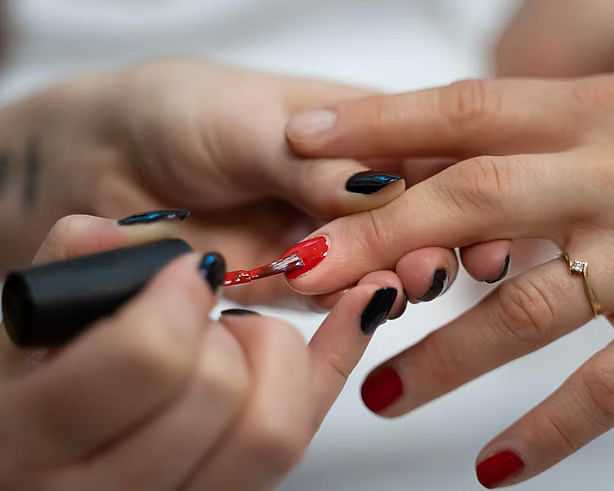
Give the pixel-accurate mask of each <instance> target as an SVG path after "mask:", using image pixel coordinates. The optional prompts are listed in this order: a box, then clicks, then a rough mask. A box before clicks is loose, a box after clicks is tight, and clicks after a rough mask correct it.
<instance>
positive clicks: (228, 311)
mask: <svg viewBox="0 0 614 491" xmlns="http://www.w3.org/2000/svg"><path fill="white" fill-rule="evenodd" d="M220 315H239V316H241V315H260V314H259V313H258V312H254V311H253V310H247V309H226V310H222V311H221V312H220Z"/></svg>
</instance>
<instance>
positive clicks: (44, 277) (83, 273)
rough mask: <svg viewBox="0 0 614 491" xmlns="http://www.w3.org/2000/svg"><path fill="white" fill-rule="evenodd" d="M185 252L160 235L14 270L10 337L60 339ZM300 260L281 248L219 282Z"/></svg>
mask: <svg viewBox="0 0 614 491" xmlns="http://www.w3.org/2000/svg"><path fill="white" fill-rule="evenodd" d="M189 252H192V247H190V245H189V244H188V243H187V242H185V241H183V240H180V239H165V240H161V241H158V242H153V243H148V244H143V245H139V246H133V247H125V248H121V249H115V250H111V251H105V252H101V253H97V254H93V255H89V256H81V257H76V258H72V259H68V260H65V261H57V262H53V263H49V264H43V265H39V266H34V267H32V268H29V269H26V270H21V271H13V272H11V273H9V274H8V276H7V278H6V281H5V283H4V288H3V291H2V313H3V320H4V326H5V328H6V331H7V333H8V335H9V338H10V339H11V340H12V341H13V343H14V344H16V345H17V346H22V347H43V346H53V345H59V344H63V343H65V342H67V341H69V340H71V339H72V338H74V337H75V336H77V335H78V334H80V333H81V332H82V331H84V330H85V329H86V328H87V327H88V326H90V325H91V324H92V323H93V322H95V321H96V320H98V319H100V318H102V317H105V316H108V315H110V314H112V313H113V312H114V311H115V310H117V309H118V308H119V307H121V306H122V305H123V304H124V303H126V302H127V301H128V300H130V299H131V298H133V297H134V296H135V295H136V294H137V293H139V291H141V290H142V289H143V287H144V286H145V285H146V284H147V283H148V282H149V280H150V279H151V278H152V277H153V276H154V275H155V274H156V273H158V271H160V270H161V269H162V268H163V267H164V266H166V265H167V264H168V263H170V262H171V261H172V260H173V259H175V258H177V257H179V256H180V255H183V254H187V253H189ZM304 264H305V262H304V261H303V259H302V258H301V256H300V255H299V254H291V253H286V255H285V256H283V257H282V258H280V259H277V260H275V261H273V262H271V263H269V264H266V265H264V266H260V267H257V268H254V269H250V270H243V269H242V270H238V271H231V272H228V273H227V274H226V276H225V281H224V286H233V285H241V284H245V283H250V282H252V281H254V280H258V279H261V278H267V277H269V276H273V275H278V274H282V273H292V272H296V271H297V270H298V269H300V268H302V267H303V266H304Z"/></svg>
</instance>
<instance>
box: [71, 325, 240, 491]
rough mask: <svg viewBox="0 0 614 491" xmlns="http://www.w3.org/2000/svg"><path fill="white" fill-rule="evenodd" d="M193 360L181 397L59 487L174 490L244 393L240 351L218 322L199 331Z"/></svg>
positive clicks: (233, 414) (216, 436)
mask: <svg viewBox="0 0 614 491" xmlns="http://www.w3.org/2000/svg"><path fill="white" fill-rule="evenodd" d="M197 360H198V362H197V363H198V366H197V367H196V370H195V372H194V374H193V376H192V380H191V381H190V383H189V387H188V388H187V390H186V392H185V394H184V395H182V396H181V397H180V398H179V399H178V400H177V401H176V402H175V403H174V404H173V405H172V406H170V407H169V408H168V409H167V410H166V411H164V412H163V413H162V414H160V415H159V416H158V417H157V418H155V419H154V420H153V421H151V422H147V423H145V426H144V427H143V428H142V429H140V430H138V431H137V432H136V433H135V434H134V435H133V436H129V437H128V438H126V439H123V440H120V441H118V442H117V444H115V445H111V446H110V447H108V448H105V449H104V452H103V453H102V454H101V455H99V456H98V457H96V458H94V459H93V460H90V461H88V463H86V464H85V465H83V466H80V467H78V468H77V469H75V470H74V471H69V472H68V473H67V474H66V475H64V476H62V478H61V480H62V483H63V487H62V489H147V490H151V491H156V490H159V491H166V490H169V489H180V485H181V484H182V483H183V482H185V480H186V478H187V477H188V476H189V475H190V474H191V472H192V471H193V469H194V468H195V466H196V465H197V463H198V462H199V461H200V459H201V458H202V456H203V455H204V454H205V453H207V452H208V451H210V450H211V448H212V447H213V446H214V445H215V444H216V443H217V442H218V441H219V440H220V438H221V437H222V434H223V433H224V432H225V431H227V430H228V428H229V427H230V425H231V424H232V423H233V421H234V420H235V419H236V418H237V417H238V415H239V413H240V410H241V408H242V406H243V404H244V402H245V400H246V399H247V395H248V393H249V390H248V389H249V373H248V367H247V362H246V360H245V357H244V355H243V352H242V350H241V347H240V346H239V344H238V343H237V341H236V340H235V339H234V337H233V336H232V335H231V334H230V333H229V332H228V330H227V329H225V328H224V327H223V326H222V325H221V324H212V325H210V326H209V327H208V328H207V329H206V330H205V331H204V332H203V334H202V338H201V339H200V342H199V348H198V355H197Z"/></svg>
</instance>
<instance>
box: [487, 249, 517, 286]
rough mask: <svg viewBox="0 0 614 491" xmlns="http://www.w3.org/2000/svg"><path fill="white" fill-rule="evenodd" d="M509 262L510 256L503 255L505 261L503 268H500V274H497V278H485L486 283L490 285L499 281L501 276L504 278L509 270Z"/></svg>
mask: <svg viewBox="0 0 614 491" xmlns="http://www.w3.org/2000/svg"><path fill="white" fill-rule="evenodd" d="M510 262H511V257H510V255H509V254H508V255H507V256H505V262H504V263H503V269H501V274H499V276H497V278H496V279H494V280H486V283H489V284H491V285H492V284H493V283H497V282H498V281H501V280H502V279H503V278H505V277H506V276H507V273H508V272H509V270H510Z"/></svg>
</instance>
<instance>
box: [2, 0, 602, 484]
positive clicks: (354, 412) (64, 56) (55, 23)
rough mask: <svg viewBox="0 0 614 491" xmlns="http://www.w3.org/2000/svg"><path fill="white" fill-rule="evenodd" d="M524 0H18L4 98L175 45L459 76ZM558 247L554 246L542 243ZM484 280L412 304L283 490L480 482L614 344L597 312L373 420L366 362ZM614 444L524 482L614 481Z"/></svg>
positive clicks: (475, 72)
mask: <svg viewBox="0 0 614 491" xmlns="http://www.w3.org/2000/svg"><path fill="white" fill-rule="evenodd" d="M515 3H517V2H516V0H493V1H488V2H487V1H485V0H474V1H471V2H469V1H466V0H464V1H463V0H424V1H418V0H414V1H410V0H378V1H375V0H305V1H302V2H300V1H298V0H204V1H203V0H149V1H147V0H106V1H96V0H13V1H12V2H11V5H12V13H13V17H14V22H15V24H16V29H17V32H18V33H19V46H18V49H17V54H16V57H15V59H14V60H13V61H12V62H11V64H10V66H9V67H8V69H5V70H4V72H3V73H0V100H8V99H11V98H13V97H15V96H17V95H21V94H24V93H27V92H29V91H32V90H34V89H36V88H38V87H40V86H44V85H45V84H48V83H49V82H51V81H54V80H60V79H63V78H65V77H68V76H70V75H72V74H75V73H78V72H80V71H83V70H88V69H92V68H100V67H114V66H117V65H119V64H124V63H128V62H131V61H135V60H141V59H143V58H152V57H156V56H160V55H169V54H183V55H207V56H214V57H216V58H219V59H221V60H226V61H229V62H233V63H239V64H242V65H247V66H252V67H255V68H259V69H270V70H276V71H283V72H290V73H294V74H307V75H312V76H313V75H315V76H322V77H327V78H334V79H339V80H342V81H345V82H356V83H360V84H368V85H373V86H378V87H382V88H385V89H390V90H401V89H410V88H417V87H423V86H427V85H433V84H440V83H446V82H449V81H451V80H454V79H458V78H465V77H471V76H479V75H480V74H485V73H487V63H486V61H485V60H486V57H485V53H486V51H485V47H486V45H487V43H488V42H489V41H490V40H491V39H492V36H493V34H494V33H495V32H496V30H497V29H498V28H499V26H500V25H501V23H502V22H503V21H504V19H505V16H506V15H507V13H508V12H509V11H510V9H512V8H513V7H514V5H515ZM407 219H408V220H411V216H408V217H407ZM530 247H531V245H529V246H524V247H523V248H524V249H525V250H528V249H530ZM542 249H543V248H542ZM548 254H550V256H552V255H553V253H552V251H549V252H548V251H544V250H542V252H541V255H542V256H544V257H546V256H548ZM518 257H519V256H518V255H516V258H518ZM519 263H522V260H521V259H520V260H518V259H516V266H519ZM527 265H528V263H526V264H520V267H526V266H527ZM486 290H487V288H486V287H485V286H482V285H477V286H476V285H475V284H474V283H473V282H471V281H469V280H468V279H467V278H466V277H465V276H461V278H460V279H459V281H458V282H457V284H456V285H455V286H454V287H453V289H452V291H451V292H449V293H448V294H447V295H446V296H445V297H444V298H443V299H441V300H439V301H437V302H435V303H432V304H427V305H419V306H410V307H409V308H408V311H407V313H406V314H405V316H404V317H403V318H402V319H401V320H398V321H394V322H390V323H388V324H387V325H386V326H385V327H383V328H382V329H381V331H380V332H379V333H378V335H377V336H376V338H375V340H374V342H373V344H372V346H371V347H370V348H369V350H368V352H367V354H366V356H365V358H364V360H363V361H362V363H361V364H360V366H359V367H358V369H357V370H356V372H355V374H354V375H353V376H352V378H351V379H350V381H349V383H348V386H347V388H346V390H345V391H344V392H343V394H342V396H341V398H340V399H339V401H338V403H337V404H336V405H335V406H334V408H333V410H332V412H331V414H330V415H329V417H328V418H327V420H326V422H325V424H324V426H323V428H322V430H321V432H320V433H319V434H318V436H317V437H316V439H315V441H314V443H313V445H312V447H311V448H310V449H309V451H308V453H307V455H306V458H305V460H304V462H303V463H302V464H301V465H300V466H299V467H298V469H297V470H296V471H295V472H294V473H293V474H292V475H291V476H290V478H289V479H288V480H287V482H286V483H285V484H284V486H283V489H284V490H285V491H312V490H321V491H328V490H330V491H333V490H334V491H367V490H369V491H371V490H386V491H388V490H392V491H396V490H398V491H400V490H412V489H416V490H444V491H471V490H478V489H481V488H480V487H479V485H478V484H477V482H476V481H475V478H474V474H473V463H474V458H475V456H476V454H477V452H478V451H479V450H480V448H481V446H482V445H483V444H484V443H485V442H486V441H487V440H488V439H489V438H490V437H491V436H494V435H495V434H496V433H497V432H498V431H500V430H501V429H503V428H504V427H505V426H507V425H508V424H510V423H511V422H512V421H514V420H515V419H516V418H517V417H518V416H520V415H521V414H522V413H523V412H524V411H526V410H527V409H529V408H530V407H532V406H533V405H534V404H536V403H537V402H538V401H540V400H541V399H542V398H543V397H545V396H546V395H547V394H548V393H549V392H551V391H552V390H553V389H554V388H555V387H556V386H557V385H558V384H559V383H560V382H561V381H562V380H563V379H564V378H565V377H566V376H567V375H568V374H569V373H570V372H571V371H572V370H573V369H575V368H576V367H577V366H578V365H579V364H580V363H581V361H582V360H584V359H586V358H587V357H588V356H589V355H590V354H591V353H593V352H594V351H596V350H597V349H599V348H600V347H602V346H604V345H605V344H606V343H607V342H609V341H610V340H611V339H612V336H611V330H610V328H609V327H608V326H607V325H606V324H605V322H603V321H596V322H593V323H591V324H590V325H589V326H587V327H585V328H584V329H582V330H581V331H578V332H576V333H574V334H572V335H570V336H568V337H567V338H565V339H563V340H561V341H558V342H556V343H554V344H553V345H552V346H549V347H547V348H545V349H543V350H541V351H540V352H539V353H537V354H534V355H531V356H529V357H526V358H524V359H522V360H519V361H517V362H515V363H512V364H510V365H509V366H507V367H505V368H502V369H500V370H497V371H495V372H494V373H491V374H489V375H487V376H485V377H483V378H481V379H479V380H478V381H476V382H473V383H471V384H469V386H467V387H465V388H463V389H462V390H460V391H457V392H456V393H454V394H451V395H449V396H447V397H445V398H443V399H441V400H439V401H437V402H435V403H433V404H431V405H429V406H427V407H425V408H422V409H420V410H418V411H416V412H415V413H413V414H411V415H409V416H406V417H404V418H402V419H399V420H394V421H385V420H382V419H379V418H377V417H375V416H373V415H371V414H369V412H368V411H367V410H366V409H364V408H363V406H362V405H361V402H360V400H359V395H358V393H359V386H360V382H361V381H362V379H363V378H364V376H365V374H366V373H367V371H368V370H369V369H370V368H371V367H373V366H374V365H375V364H377V363H378V362H380V361H382V360H384V359H386V358H387V357H389V356H390V355H392V354H393V353H395V352H397V351H399V350H401V349H402V348H403V347H405V346H407V345H409V344H410V343H413V342H415V341H417V340H418V339H420V338H421V337H423V336H424V335H425V334H426V333H428V332H430V331H431V330H432V329H434V328H436V327H437V326H438V325H440V324H441V323H442V322H444V321H446V320H448V319H450V318H452V317H453V316H455V315H457V314H458V313H459V312H461V311H462V309H463V308H464V307H466V306H467V305H469V304H471V303H473V302H475V300H476V299H477V298H479V297H480V296H482V295H483V294H484V292H485V291H486ZM263 310H266V309H263ZM283 314H284V315H287V316H288V317H289V318H291V319H292V320H293V321H294V322H295V323H296V324H297V325H298V326H299V327H300V328H301V329H302V331H303V332H304V333H305V334H306V335H307V336H308V335H309V334H310V333H311V332H312V331H313V328H314V326H316V325H317V323H318V321H319V317H318V316H311V315H299V314H295V313H287V312H284V313H283ZM613 446H614V436H613V435H608V436H606V437H604V438H601V439H599V440H598V441H596V442H594V443H592V444H591V445H590V446H589V447H587V448H586V449H584V450H582V451H580V452H579V453H577V454H576V455H575V456H573V457H571V458H570V459H568V460H566V461H565V462H564V463H563V464H561V465H559V466H558V467H557V468H556V469H555V470H553V471H551V472H548V473H546V474H544V475H542V476H541V477H539V478H537V479H535V480H533V481H531V482H530V483H527V484H523V485H520V486H518V488H517V489H518V490H523V491H529V490H533V491H544V490H550V489H557V490H562V491H563V490H566V491H572V490H573V491H576V490H577V489H579V488H581V487H583V488H585V489H591V490H593V491H602V490H603V491H605V490H611V489H612V485H611V482H612V478H614V468H613V467H612V466H611V464H610V461H611V459H610V458H609V455H608V454H609V453H610V452H611V450H612V448H613ZM240 465H241V463H240V462H237V466H238V467H237V468H238V469H239V470H240Z"/></svg>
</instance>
